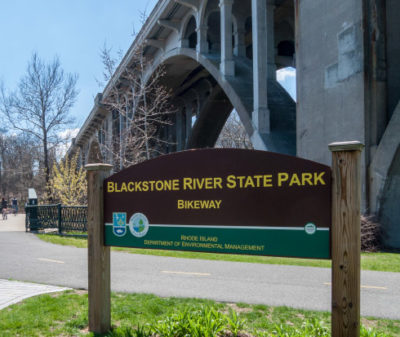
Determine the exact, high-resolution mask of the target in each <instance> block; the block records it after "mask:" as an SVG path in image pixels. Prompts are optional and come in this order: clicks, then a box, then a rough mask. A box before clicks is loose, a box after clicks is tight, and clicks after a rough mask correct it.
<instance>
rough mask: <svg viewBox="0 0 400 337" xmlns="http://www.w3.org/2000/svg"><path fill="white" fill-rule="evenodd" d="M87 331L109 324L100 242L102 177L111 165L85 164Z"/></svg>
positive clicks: (105, 259)
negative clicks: (87, 279)
mask: <svg viewBox="0 0 400 337" xmlns="http://www.w3.org/2000/svg"><path fill="white" fill-rule="evenodd" d="M85 168H86V170H87V173H88V174H87V181H88V274H89V282H88V283H89V284H88V286H89V295H88V297H89V331H91V332H94V333H99V334H101V333H106V332H107V331H109V330H110V328H111V298H110V297H111V288H110V247H105V246H104V229H103V228H104V219H103V181H104V179H105V178H107V176H108V174H109V171H110V170H111V168H112V166H111V165H107V164H88V165H86V166H85Z"/></svg>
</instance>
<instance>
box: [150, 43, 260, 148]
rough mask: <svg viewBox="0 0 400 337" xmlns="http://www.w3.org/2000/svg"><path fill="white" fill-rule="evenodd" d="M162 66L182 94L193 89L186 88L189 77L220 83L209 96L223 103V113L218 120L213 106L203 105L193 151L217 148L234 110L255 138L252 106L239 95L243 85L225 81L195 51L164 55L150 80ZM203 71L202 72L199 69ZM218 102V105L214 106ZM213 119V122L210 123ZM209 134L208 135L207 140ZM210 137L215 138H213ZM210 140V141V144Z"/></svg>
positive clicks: (170, 81) (193, 142) (195, 133)
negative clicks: (200, 74) (197, 148)
mask: <svg viewBox="0 0 400 337" xmlns="http://www.w3.org/2000/svg"><path fill="white" fill-rule="evenodd" d="M178 61H179V62H178ZM174 64H179V65H180V66H179V68H180V69H177V68H178V67H175V66H174ZM182 64H185V66H184V67H183V66H182ZM161 65H164V66H165V67H166V76H165V77H166V79H167V80H168V83H169V85H172V86H174V87H175V88H176V89H177V90H178V92H179V90H181V91H182V92H184V91H185V90H189V89H190V88H189V87H188V88H187V89H185V85H187V84H186V83H184V81H185V78H186V77H187V76H188V75H189V74H191V75H193V73H195V72H197V73H198V72H200V71H203V73H204V72H205V73H204V78H208V77H209V78H211V79H212V80H213V81H215V83H216V86H215V87H214V89H215V90H214V92H210V94H209V99H215V100H216V101H218V102H219V103H221V104H219V109H222V110H220V111H221V113H220V114H219V115H218V116H215V115H213V114H212V111H211V110H212V107H211V104H207V103H205V104H202V108H203V109H202V112H201V114H200V116H199V118H198V119H197V121H196V124H195V125H194V126H193V133H192V138H191V139H190V144H191V147H210V146H213V145H214V143H215V141H216V140H217V138H218V135H219V132H220V131H221V129H222V127H223V125H224V124H225V121H226V119H227V118H228V116H229V114H230V112H231V111H232V110H233V109H236V111H237V112H238V115H239V117H240V119H241V122H242V123H243V125H244V127H245V129H246V132H247V134H248V135H249V137H252V136H254V134H255V132H254V130H255V128H254V126H253V123H252V121H251V118H250V115H251V111H250V109H249V108H248V107H250V106H251V104H247V105H246V102H244V101H243V100H242V98H241V97H243V95H241V94H240V93H239V92H238V87H239V86H240V81H237V79H227V78H225V77H224V76H222V75H221V72H220V70H219V67H218V65H216V64H215V63H214V62H213V61H212V60H210V59H209V58H207V57H205V56H203V55H201V54H199V53H196V51H195V50H192V49H190V48H174V49H172V50H169V51H167V52H166V53H164V54H163V55H162V56H161V57H159V58H158V59H157V60H155V61H154V62H153V64H152V67H151V68H150V69H149V70H148V71H147V77H148V78H149V77H150V76H151V74H152V73H153V72H154V71H155V70H156V69H157V68H158V67H159V66H161ZM199 67H200V68H202V69H199ZM179 72H180V73H181V75H180V76H179V75H178V74H179ZM169 73H173V75H174V76H173V78H174V80H170V79H169V78H168V74H169ZM171 78H172V77H171ZM179 87H181V88H179ZM182 87H183V88H182ZM178 95H179V94H178ZM216 101H214V103H215V102H216ZM211 117H212V121H211V120H209V119H211ZM206 130H207V131H206ZM205 133H207V137H205ZM210 134H211V135H212V136H210ZM206 138H207V139H208V140H206Z"/></svg>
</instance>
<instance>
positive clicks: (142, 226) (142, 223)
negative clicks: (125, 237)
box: [129, 213, 149, 238]
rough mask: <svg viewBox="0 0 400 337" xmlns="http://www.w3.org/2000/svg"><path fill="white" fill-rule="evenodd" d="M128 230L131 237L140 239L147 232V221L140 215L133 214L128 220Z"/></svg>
mask: <svg viewBox="0 0 400 337" xmlns="http://www.w3.org/2000/svg"><path fill="white" fill-rule="evenodd" d="M129 229H130V231H131V233H132V235H133V236H136V237H137V238H142V237H143V236H145V235H146V234H147V232H148V231H149V220H147V218H146V216H145V215H144V214H142V213H135V214H133V215H132V216H131V218H130V219H129Z"/></svg>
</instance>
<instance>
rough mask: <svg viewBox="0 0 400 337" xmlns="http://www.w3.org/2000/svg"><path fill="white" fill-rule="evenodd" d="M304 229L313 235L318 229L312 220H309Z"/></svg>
mask: <svg viewBox="0 0 400 337" xmlns="http://www.w3.org/2000/svg"><path fill="white" fill-rule="evenodd" d="M304 230H305V231H306V233H307V234H308V235H313V234H314V233H315V232H316V231H317V226H315V225H314V224H313V223H312V222H309V223H308V224H307V225H305V227H304Z"/></svg>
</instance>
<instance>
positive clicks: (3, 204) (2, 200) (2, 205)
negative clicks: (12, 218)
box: [1, 198, 7, 220]
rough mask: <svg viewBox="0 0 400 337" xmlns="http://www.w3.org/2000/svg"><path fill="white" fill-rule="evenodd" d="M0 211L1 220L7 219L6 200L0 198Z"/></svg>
mask: <svg viewBox="0 0 400 337" xmlns="http://www.w3.org/2000/svg"><path fill="white" fill-rule="evenodd" d="M1 213H2V214H3V220H7V201H6V200H5V199H4V198H3V199H1Z"/></svg>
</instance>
